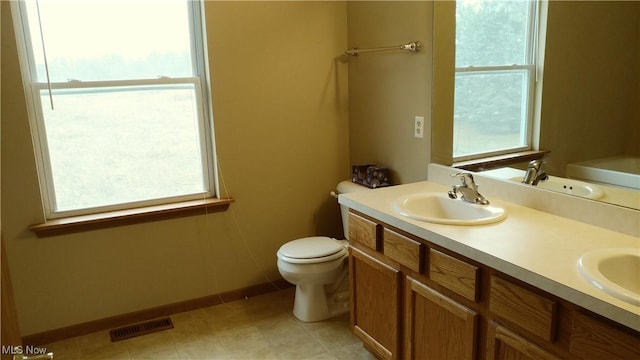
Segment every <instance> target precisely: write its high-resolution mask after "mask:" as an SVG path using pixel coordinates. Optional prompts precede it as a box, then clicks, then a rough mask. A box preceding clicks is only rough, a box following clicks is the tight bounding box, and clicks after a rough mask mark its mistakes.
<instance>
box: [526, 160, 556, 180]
mask: <svg viewBox="0 0 640 360" xmlns="http://www.w3.org/2000/svg"><path fill="white" fill-rule="evenodd" d="M544 163H545V162H544V161H542V160H531V161H530V162H529V166H528V167H527V172H526V174H525V175H524V179H522V183H523V184H529V185H533V186H536V185H538V183H539V182H540V181H545V180H548V179H549V175H547V172H546V171H545V170H543V169H542V165H544Z"/></svg>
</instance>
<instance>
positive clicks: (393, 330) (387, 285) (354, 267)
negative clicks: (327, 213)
mask: <svg viewBox="0 0 640 360" xmlns="http://www.w3.org/2000/svg"><path fill="white" fill-rule="evenodd" d="M380 231H381V228H380V227H379V225H378V224H376V223H374V222H372V221H370V220H368V219H365V218H363V217H360V216H358V215H355V214H349V239H350V245H351V247H350V249H349V280H350V283H349V285H350V287H351V327H352V329H353V332H354V334H355V335H356V336H357V337H358V338H360V340H362V342H363V344H364V345H365V347H366V348H367V349H368V350H369V351H371V352H372V353H374V354H375V355H376V356H377V357H379V358H381V359H398V357H399V354H400V311H401V309H400V299H401V294H400V291H401V286H402V284H401V279H402V277H401V276H402V275H401V273H400V271H399V270H398V264H396V263H393V262H392V261H385V260H384V258H383V256H381V255H376V253H375V250H376V248H377V247H378V244H379V241H378V240H379V237H380V235H379V234H380Z"/></svg>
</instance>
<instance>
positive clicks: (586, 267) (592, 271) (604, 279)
mask: <svg viewBox="0 0 640 360" xmlns="http://www.w3.org/2000/svg"><path fill="white" fill-rule="evenodd" d="M578 272H579V273H580V274H581V275H582V276H583V277H584V278H585V279H586V280H587V281H589V283H591V284H592V285H593V286H595V287H597V288H598V289H600V290H602V291H604V292H605V293H607V294H609V295H612V296H614V297H616V298H618V299H620V300H623V301H626V302H628V303H630V304H633V305H636V306H640V249H634V248H621V249H618V248H614V249H598V250H593V251H590V252H588V253H586V254H584V255H582V257H580V259H579V260H578Z"/></svg>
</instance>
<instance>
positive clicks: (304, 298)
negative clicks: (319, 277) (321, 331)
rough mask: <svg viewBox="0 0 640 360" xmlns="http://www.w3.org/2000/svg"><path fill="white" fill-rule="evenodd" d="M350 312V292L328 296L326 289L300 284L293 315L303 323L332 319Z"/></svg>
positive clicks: (297, 289)
mask: <svg viewBox="0 0 640 360" xmlns="http://www.w3.org/2000/svg"><path fill="white" fill-rule="evenodd" d="M346 312H349V290H346V291H342V292H336V293H334V294H333V295H330V296H327V294H326V291H325V287H324V286H322V285H320V286H318V285H305V284H298V286H296V295H295V300H294V303H293V315H294V316H295V317H296V318H297V319H298V320H300V321H303V322H316V321H322V320H326V319H330V318H332V317H334V316H338V315H341V314H344V313H346Z"/></svg>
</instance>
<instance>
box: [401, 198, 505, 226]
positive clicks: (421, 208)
mask: <svg viewBox="0 0 640 360" xmlns="http://www.w3.org/2000/svg"><path fill="white" fill-rule="evenodd" d="M393 205H394V210H395V211H396V212H398V213H399V214H400V215H402V216H406V217H408V218H411V219H415V220H420V221H427V222H431V223H436V224H448V225H482V224H490V223H494V222H498V221H500V220H502V219H504V218H505V217H506V216H507V213H506V211H505V210H504V209H503V208H500V207H495V206H491V205H476V204H470V203H467V202H464V201H462V200H454V199H450V198H449V197H448V196H447V195H445V194H440V193H422V194H412V195H408V196H405V197H403V198H400V199H398V201H396V202H395V203H394V204H393Z"/></svg>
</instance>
